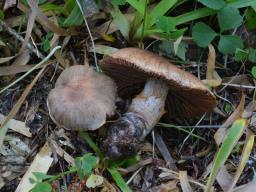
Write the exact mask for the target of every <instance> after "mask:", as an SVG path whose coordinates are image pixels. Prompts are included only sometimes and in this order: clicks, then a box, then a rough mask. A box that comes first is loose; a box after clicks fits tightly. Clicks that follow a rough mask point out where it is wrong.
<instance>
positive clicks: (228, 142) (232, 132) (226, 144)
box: [205, 119, 246, 192]
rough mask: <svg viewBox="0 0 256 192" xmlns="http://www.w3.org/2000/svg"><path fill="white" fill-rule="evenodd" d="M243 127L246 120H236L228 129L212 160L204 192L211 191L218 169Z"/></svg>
mask: <svg viewBox="0 0 256 192" xmlns="http://www.w3.org/2000/svg"><path fill="white" fill-rule="evenodd" d="M245 126H246V119H238V120H236V121H235V122H234V123H233V125H232V127H231V128H230V129H229V131H228V133H227V135H226V137H225V139H224V141H223V143H222V145H221V147H220V149H219V150H218V152H217V155H216V156H215V158H214V162H213V167H212V171H211V174H210V176H209V178H208V181H207V184H206V188H205V192H210V191H211V186H212V185H213V183H214V180H215V178H216V176H217V174H218V172H219V170H220V168H221V167H222V166H223V165H224V163H225V161H226V160H227V158H228V156H229V155H230V153H231V152H232V149H233V148H234V146H235V145H236V143H237V141H238V140H239V138H240V137H241V136H242V134H243V131H244V128H245Z"/></svg>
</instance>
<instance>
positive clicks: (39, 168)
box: [15, 143, 53, 192]
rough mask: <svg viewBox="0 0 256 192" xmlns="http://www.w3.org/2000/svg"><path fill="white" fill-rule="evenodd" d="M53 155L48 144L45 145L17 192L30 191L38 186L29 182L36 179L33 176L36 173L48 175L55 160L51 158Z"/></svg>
mask: <svg viewBox="0 0 256 192" xmlns="http://www.w3.org/2000/svg"><path fill="white" fill-rule="evenodd" d="M51 154H52V151H51V149H50V147H49V145H48V143H45V144H44V146H43V147H42V148H41V150H40V151H39V153H38V154H37V155H36V157H35V158H34V160H33V162H32V163H31V165H30V167H29V168H28V170H27V171H26V173H25V175H24V176H23V177H22V179H21V181H20V183H19V185H18V187H17V188H16V190H15V192H24V191H30V190H31V189H32V188H33V187H34V186H35V185H36V183H33V184H32V183H31V182H30V181H29V178H34V179H35V177H34V175H33V173H34V172H41V173H47V171H48V170H49V168H50V166H51V164H52V162H53V158H52V157H51Z"/></svg>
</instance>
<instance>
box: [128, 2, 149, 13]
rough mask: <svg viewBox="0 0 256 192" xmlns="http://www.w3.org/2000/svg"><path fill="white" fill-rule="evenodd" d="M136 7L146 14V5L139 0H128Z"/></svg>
mask: <svg viewBox="0 0 256 192" xmlns="http://www.w3.org/2000/svg"><path fill="white" fill-rule="evenodd" d="M126 1H127V3H129V4H130V5H131V6H132V7H133V8H134V9H136V10H137V11H138V12H139V13H140V14H142V15H144V11H145V5H144V3H141V2H139V1H137V0H126Z"/></svg>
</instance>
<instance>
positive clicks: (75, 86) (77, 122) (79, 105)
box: [47, 65, 116, 130]
mask: <svg viewBox="0 0 256 192" xmlns="http://www.w3.org/2000/svg"><path fill="white" fill-rule="evenodd" d="M115 97H116V85H115V83H114V82H113V80H112V79H111V78H110V77H107V76H106V75H103V74H98V73H96V72H95V71H94V70H93V69H92V68H89V67H85V66H83V65H76V66H72V67H70V68H68V69H66V70H64V71H63V72H62V73H61V75H60V76H59V78H58V80H57V81H56V84H55V88H54V89H52V90H51V91H50V93H49V95H48V99H47V105H48V109H49V114H50V116H51V118H52V119H53V120H54V121H55V123H56V124H58V125H60V126H63V127H66V128H69V129H73V130H95V129H97V128H99V127H100V126H102V125H103V124H104V123H105V121H106V116H108V115H112V114H113V113H114V110H115Z"/></svg>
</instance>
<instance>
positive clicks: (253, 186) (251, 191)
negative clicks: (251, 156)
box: [233, 181, 256, 192]
mask: <svg viewBox="0 0 256 192" xmlns="http://www.w3.org/2000/svg"><path fill="white" fill-rule="evenodd" d="M255 191H256V182H255V181H252V182H250V183H248V184H246V185H243V186H240V187H238V188H236V189H235V190H234V191H233V192H255Z"/></svg>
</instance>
